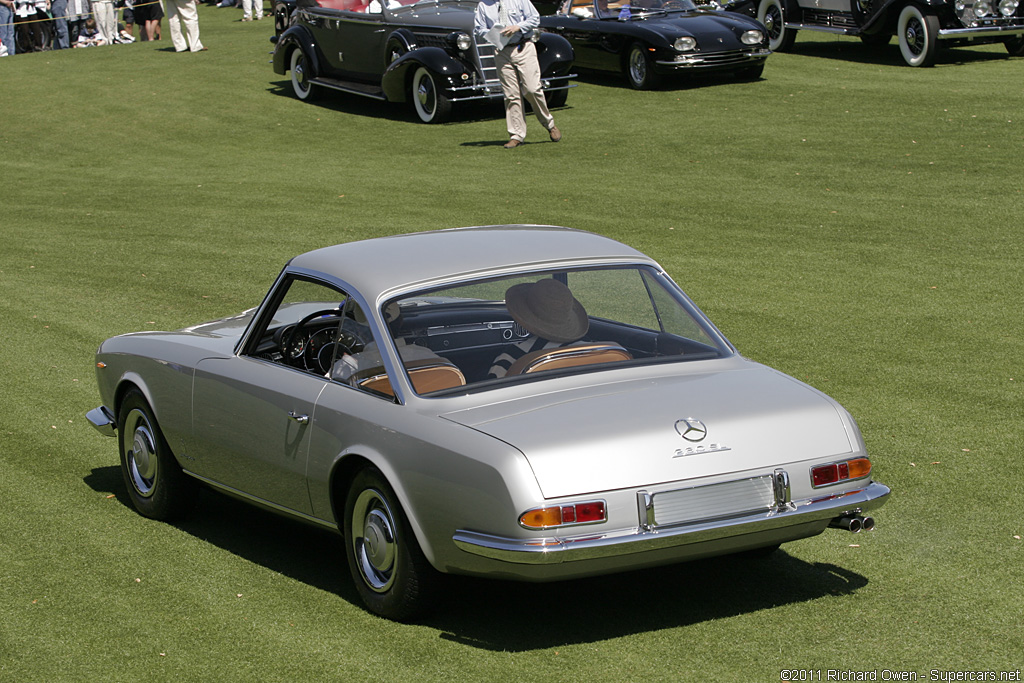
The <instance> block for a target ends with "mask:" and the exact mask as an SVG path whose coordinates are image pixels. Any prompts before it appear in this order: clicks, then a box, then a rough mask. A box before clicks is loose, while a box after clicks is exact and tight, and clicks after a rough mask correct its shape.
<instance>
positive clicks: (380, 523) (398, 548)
mask: <svg viewBox="0 0 1024 683" xmlns="http://www.w3.org/2000/svg"><path fill="white" fill-rule="evenodd" d="M343 530H344V534H345V555H346V557H347V559H348V566H349V571H350V572H351V574H352V580H353V581H355V585H356V590H357V591H358V592H359V597H360V598H362V600H363V603H364V604H365V605H366V607H367V608H368V609H369V610H370V611H371V612H375V613H376V614H379V615H381V616H382V617H386V618H388V619H394V620H396V621H405V620H408V619H411V618H413V617H415V616H416V615H418V614H420V613H422V612H423V611H424V610H425V609H426V608H427V607H428V606H429V605H430V603H431V601H432V599H433V598H434V597H435V596H436V594H437V585H436V584H437V582H438V574H437V572H436V570H435V569H434V568H433V567H431V566H430V563H429V562H427V559H426V557H424V556H423V551H421V550H420V547H419V544H418V543H417V542H416V538H415V536H413V533H412V529H411V528H410V526H409V523H408V521H407V520H406V518H405V514H404V513H403V512H402V507H401V505H400V504H399V502H398V498H397V497H396V496H395V493H394V491H393V490H392V489H391V486H390V485H389V484H388V482H387V481H386V480H385V479H384V475H383V474H381V472H380V470H378V469H377V468H376V467H372V466H371V467H366V468H365V469H363V470H361V471H360V472H359V473H358V474H356V476H355V478H354V479H353V480H352V485H351V486H350V487H349V491H348V496H347V497H346V499H345V522H344V527H343Z"/></svg>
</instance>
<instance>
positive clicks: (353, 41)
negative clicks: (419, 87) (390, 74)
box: [335, 2, 387, 84]
mask: <svg viewBox="0 0 1024 683" xmlns="http://www.w3.org/2000/svg"><path fill="white" fill-rule="evenodd" d="M379 8H380V4H379V2H377V3H371V4H370V5H369V6H367V9H368V10H369V9H375V10H378V11H345V12H339V14H338V18H337V23H336V25H335V31H336V36H335V47H336V51H337V55H336V57H337V58H338V63H339V65H340V67H339V68H341V69H342V70H343V71H344V73H345V74H346V75H347V77H348V78H350V79H352V80H356V81H363V82H366V83H374V84H377V83H380V79H381V74H383V73H384V68H385V67H386V66H387V64H386V60H385V58H384V38H385V33H386V27H385V25H384V15H383V14H382V13H381V12H380V11H379Z"/></svg>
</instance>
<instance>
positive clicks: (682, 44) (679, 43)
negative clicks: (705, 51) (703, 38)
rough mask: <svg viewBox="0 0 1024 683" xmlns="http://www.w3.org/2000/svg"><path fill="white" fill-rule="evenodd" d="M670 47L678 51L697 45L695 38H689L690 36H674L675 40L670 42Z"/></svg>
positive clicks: (688, 49) (686, 50)
mask: <svg viewBox="0 0 1024 683" xmlns="http://www.w3.org/2000/svg"><path fill="white" fill-rule="evenodd" d="M672 47H674V48H675V49H676V51H678V52H689V51H690V50H694V49H696V47H697V39H696V38H691V37H690V36H684V37H682V38H676V42H675V43H673V44H672Z"/></svg>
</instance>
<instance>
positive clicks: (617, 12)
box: [540, 0, 771, 90]
mask: <svg viewBox="0 0 1024 683" xmlns="http://www.w3.org/2000/svg"><path fill="white" fill-rule="evenodd" d="M540 25H541V28H543V29H544V30H545V31H550V32H553V33H556V34H558V35H561V36H564V37H565V38H567V39H568V40H569V42H570V43H571V44H572V48H573V50H574V51H575V53H576V66H577V67H579V68H581V69H594V70H597V71H611V72H615V73H619V72H621V73H622V74H624V75H625V76H626V78H627V79H628V80H629V84H630V85H632V86H633V87H634V88H636V89H638V90H646V89H648V88H653V87H656V86H657V85H658V83H659V81H660V80H661V77H662V76H664V75H667V74H672V73H679V72H689V71H699V72H708V71H725V72H730V73H734V74H736V75H737V76H739V77H740V78H745V79H751V80H753V79H756V78H760V76H761V73H762V71H763V70H764V62H765V60H766V59H767V58H768V55H770V54H771V51H770V50H769V49H768V35H767V32H766V31H765V28H764V26H763V25H762V24H760V23H759V22H757V21H755V20H753V19H750V18H748V17H745V16H742V15H740V14H734V13H727V12H721V11H716V10H712V9H710V8H706V7H702V8H698V7H697V6H696V5H694V4H693V2H691V0H565V2H564V3H563V4H562V6H561V8H560V9H559V11H558V13H557V14H555V15H553V16H548V17H541V20H540Z"/></svg>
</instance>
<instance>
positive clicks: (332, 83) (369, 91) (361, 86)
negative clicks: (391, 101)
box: [309, 78, 387, 101]
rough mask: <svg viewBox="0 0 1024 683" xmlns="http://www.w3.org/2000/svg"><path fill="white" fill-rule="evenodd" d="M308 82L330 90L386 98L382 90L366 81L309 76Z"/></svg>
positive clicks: (376, 98) (382, 99) (378, 98)
mask: <svg viewBox="0 0 1024 683" xmlns="http://www.w3.org/2000/svg"><path fill="white" fill-rule="evenodd" d="M309 82H310V83H312V84H313V85H319V86H322V87H324V88H330V89H331V90H340V91H342V92H347V93H351V94H353V95H362V96H363V97H370V98H373V99H375V100H381V101H384V100H386V99H387V98H386V97H385V96H384V90H383V88H381V87H380V86H377V85H369V84H367V83H357V82H355V81H340V80H338V79H336V78H311V79H309Z"/></svg>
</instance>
